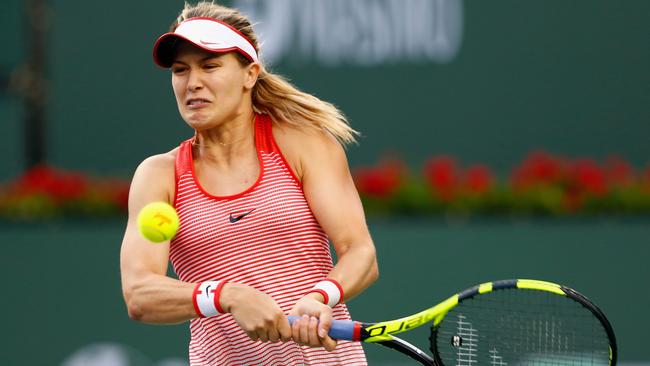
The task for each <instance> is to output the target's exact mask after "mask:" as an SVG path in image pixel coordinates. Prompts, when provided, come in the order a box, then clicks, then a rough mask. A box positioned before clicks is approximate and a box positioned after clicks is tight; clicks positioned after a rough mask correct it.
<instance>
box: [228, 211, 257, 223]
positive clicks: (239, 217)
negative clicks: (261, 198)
mask: <svg viewBox="0 0 650 366" xmlns="http://www.w3.org/2000/svg"><path fill="white" fill-rule="evenodd" d="M253 211H255V209H252V210H250V211H248V212H245V213H243V214H241V215H239V216H233V215H232V214H230V218H229V219H230V222H231V223H233V224H234V223H236V222H237V221H239V220H241V219H243V218H244V217H246V216H247V215H248V214H249V213H251V212H253Z"/></svg>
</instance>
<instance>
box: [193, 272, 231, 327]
mask: <svg viewBox="0 0 650 366" xmlns="http://www.w3.org/2000/svg"><path fill="white" fill-rule="evenodd" d="M224 284H225V281H205V282H201V283H199V284H198V285H196V288H195V289H194V294H193V295H192V300H193V303H194V310H196V313H197V314H198V315H199V316H200V317H201V318H207V317H210V316H215V315H218V314H223V313H224V311H223V309H221V305H220V304H219V294H220V292H221V287H222V286H223V285H224Z"/></svg>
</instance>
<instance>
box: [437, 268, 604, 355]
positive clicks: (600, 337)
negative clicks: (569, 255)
mask: <svg viewBox="0 0 650 366" xmlns="http://www.w3.org/2000/svg"><path fill="white" fill-rule="evenodd" d="M457 296H458V303H457V304H456V305H455V306H454V307H452V308H451V309H449V311H448V312H447V313H446V314H444V316H442V317H439V318H437V319H436V320H435V321H434V323H433V325H432V327H431V336H430V349H431V352H432V354H433V358H434V362H435V364H436V365H439V366H443V365H444V366H451V365H472V364H475V365H483V364H486V365H583V366H584V365H615V364H616V357H617V347H616V337H615V335H614V331H613V329H612V326H611V324H610V323H609V321H608V320H607V318H606V317H605V315H604V314H603V312H602V311H601V310H600V309H599V308H598V307H597V306H596V305H594V304H593V303H592V302H591V301H590V300H589V299H587V298H586V297H585V296H584V295H582V294H580V293H578V292H577V291H575V290H573V289H571V288H568V287H565V286H561V285H558V284H554V283H551V282H545V281H537V280H514V279H513V280H502V281H494V282H488V283H484V284H481V285H478V286H474V287H472V288H469V289H467V290H465V291H463V292H461V293H459V294H458V295H457Z"/></svg>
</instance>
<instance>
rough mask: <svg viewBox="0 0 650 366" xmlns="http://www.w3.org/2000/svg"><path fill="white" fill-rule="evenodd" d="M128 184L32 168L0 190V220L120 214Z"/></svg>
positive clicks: (125, 206)
mask: <svg viewBox="0 0 650 366" xmlns="http://www.w3.org/2000/svg"><path fill="white" fill-rule="evenodd" d="M128 193H129V182H128V181H126V180H121V179H115V178H109V179H99V178H94V177H90V176H88V175H85V174H82V173H80V172H73V171H65V170H61V169H56V168H54V167H51V166H47V165H42V166H37V167H34V168H32V169H30V170H28V171H26V172H24V173H23V174H22V175H21V176H19V177H17V178H16V179H14V180H13V181H11V182H9V183H7V184H5V185H3V186H0V216H3V217H5V218H10V219H35V218H49V217H56V216H105V215H115V214H117V213H123V212H125V211H126V209H127V205H128Z"/></svg>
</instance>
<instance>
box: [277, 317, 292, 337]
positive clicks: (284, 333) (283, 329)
mask: <svg viewBox="0 0 650 366" xmlns="http://www.w3.org/2000/svg"><path fill="white" fill-rule="evenodd" d="M278 332H279V335H280V340H281V341H282V342H286V341H288V340H291V325H289V320H287V318H286V317H284V316H283V317H282V319H280V321H279V322H278Z"/></svg>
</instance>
